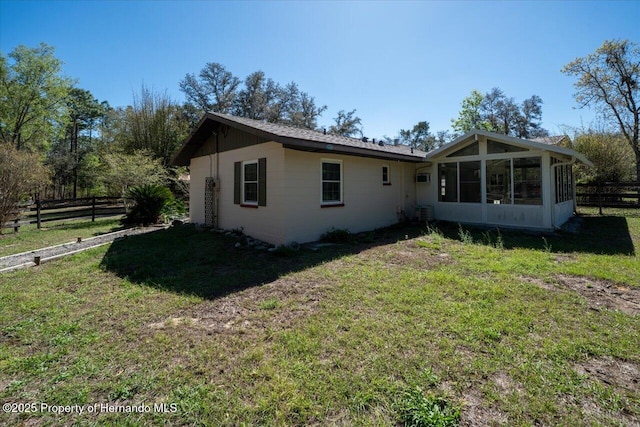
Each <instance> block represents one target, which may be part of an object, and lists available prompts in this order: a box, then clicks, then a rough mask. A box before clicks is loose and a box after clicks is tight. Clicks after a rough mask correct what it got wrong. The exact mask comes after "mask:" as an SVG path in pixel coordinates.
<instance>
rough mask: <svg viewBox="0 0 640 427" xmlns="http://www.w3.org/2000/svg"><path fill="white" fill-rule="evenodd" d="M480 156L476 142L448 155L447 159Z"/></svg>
mask: <svg viewBox="0 0 640 427" xmlns="http://www.w3.org/2000/svg"><path fill="white" fill-rule="evenodd" d="M478 154H480V145H479V144H478V141H476V142H474V143H472V144H469V145H467V146H466V147H464V148H462V149H460V150H458V151H456V152H454V153H451V154H449V155H448V156H447V157H462V156H477V155H478Z"/></svg>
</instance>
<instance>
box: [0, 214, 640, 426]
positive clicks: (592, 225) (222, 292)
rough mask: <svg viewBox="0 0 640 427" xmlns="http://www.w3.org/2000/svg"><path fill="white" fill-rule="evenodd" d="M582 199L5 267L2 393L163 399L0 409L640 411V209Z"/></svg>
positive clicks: (366, 420)
mask: <svg viewBox="0 0 640 427" xmlns="http://www.w3.org/2000/svg"><path fill="white" fill-rule="evenodd" d="M588 213H589V214H590V215H587V216H585V218H584V225H583V232H582V233H581V234H580V235H567V234H557V235H548V236H540V235H534V234H526V233H514V232H504V231H503V232H502V233H498V232H496V231H495V230H467V229H461V228H459V227H458V226H457V225H455V224H438V226H437V227H433V228H417V227H398V228H391V229H387V230H381V231H379V232H375V233H368V234H364V235H360V236H358V238H357V239H356V241H355V242H354V243H350V244H344V245H338V246H330V247H324V248H322V249H320V250H317V251H312V250H301V251H299V252H294V251H290V250H280V251H276V252H274V253H268V252H257V251H255V250H253V249H249V248H244V247H243V248H240V249H237V248H235V247H234V245H235V243H236V242H237V241H238V240H239V239H240V238H232V237H224V236H222V235H220V234H217V233H212V232H210V231H198V230H196V229H195V228H194V227H189V226H185V227H179V228H170V229H168V230H165V231H158V232H155V233H151V234H146V235H141V236H135V237H128V238H126V239H122V240H118V241H116V242H114V243H113V244H111V245H108V246H104V247H101V248H97V249H93V250H90V251H87V252H84V253H81V254H78V255H75V256H73V257H71V258H66V259H62V260H59V261H56V262H52V263H50V264H45V265H43V266H41V267H38V268H36V269H30V270H22V271H16V272H12V273H8V274H3V275H1V276H0V307H2V309H1V310H0V328H1V329H0V402H1V403H3V404H4V403H8V402H15V403H32V402H44V403H46V404H48V405H87V406H88V405H95V404H107V405H112V406H111V407H112V408H115V405H121V407H122V408H126V407H127V406H126V405H138V406H139V405H149V406H148V408H149V409H150V411H151V412H150V413H143V414H140V413H107V412H101V413H97V414H96V413H93V414H87V413H86V412H85V413H83V414H66V415H60V414H55V413H50V412H36V413H29V414H27V413H22V414H17V413H10V414H0V423H2V422H6V423H8V424H20V423H23V422H25V423H28V425H47V424H50V425H58V424H79V425H95V424H97V425H114V424H118V425H161V424H166V425H403V424H407V425H457V424H458V423H459V424H460V425H501V424H502V425H510V426H511V425H515V426H532V425H566V426H576V425H607V426H609V425H610V426H617V425H619V426H625V425H635V424H637V423H638V422H639V419H640V384H639V382H638V381H639V380H638V378H639V377H640V374H639V373H640V306H638V303H640V262H639V261H640V260H639V257H638V255H637V248H639V247H640V246H639V245H640V212H638V213H633V212H628V213H624V212H622V213H621V212H616V213H615V214H612V215H610V216H604V217H599V216H597V215H591V214H592V213H593V212H588ZM605 213H607V212H605ZM622 215H624V216H622ZM634 301H635V305H634ZM162 403H164V404H167V405H171V404H175V406H174V407H171V406H167V412H166V413H161V412H154V407H153V405H154V404H162ZM156 409H157V408H156ZM172 409H175V412H172Z"/></svg>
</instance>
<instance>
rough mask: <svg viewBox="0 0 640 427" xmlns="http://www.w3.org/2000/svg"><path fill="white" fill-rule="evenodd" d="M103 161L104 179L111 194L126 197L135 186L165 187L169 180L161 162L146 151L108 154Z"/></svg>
mask: <svg viewBox="0 0 640 427" xmlns="http://www.w3.org/2000/svg"><path fill="white" fill-rule="evenodd" d="M102 160H103V168H104V171H103V173H102V179H103V180H104V185H105V187H106V188H107V189H109V193H110V194H114V193H119V194H121V195H124V194H125V193H126V191H127V189H128V188H129V187H132V186H135V185H146V184H158V185H164V184H166V183H167V182H168V179H169V178H168V173H167V171H166V170H165V168H164V167H163V166H162V164H161V163H160V160H158V159H155V158H154V157H153V155H151V154H150V153H148V152H146V151H134V152H132V153H131V154H125V153H117V152H116V153H106V154H105V155H104V156H103V159H102Z"/></svg>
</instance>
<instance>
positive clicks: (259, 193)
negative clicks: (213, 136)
mask: <svg viewBox="0 0 640 427" xmlns="http://www.w3.org/2000/svg"><path fill="white" fill-rule="evenodd" d="M233 203H234V204H236V205H241V206H245V207H255V208H257V207H258V206H267V159H266V157H263V158H260V159H258V160H247V161H244V162H235V163H234V164H233Z"/></svg>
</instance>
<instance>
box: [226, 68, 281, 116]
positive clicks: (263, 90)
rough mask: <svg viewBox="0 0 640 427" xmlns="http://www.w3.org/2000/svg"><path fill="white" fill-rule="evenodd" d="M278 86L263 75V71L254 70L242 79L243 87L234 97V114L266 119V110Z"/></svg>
mask: <svg viewBox="0 0 640 427" xmlns="http://www.w3.org/2000/svg"><path fill="white" fill-rule="evenodd" d="M277 88H278V86H277V85H276V83H275V82H274V81H273V80H271V79H268V80H267V78H266V77H265V74H264V72H263V71H256V72H254V73H251V74H249V75H248V76H247V78H246V79H245V80H244V89H241V90H240V91H239V92H238V96H237V97H236V102H235V107H234V114H235V115H236V116H240V117H247V118H249V119H254V120H266V119H267V110H268V107H269V105H270V104H271V102H272V101H273V99H274V98H275V97H276V92H277Z"/></svg>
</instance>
